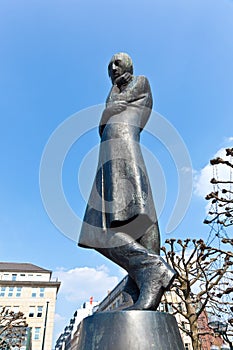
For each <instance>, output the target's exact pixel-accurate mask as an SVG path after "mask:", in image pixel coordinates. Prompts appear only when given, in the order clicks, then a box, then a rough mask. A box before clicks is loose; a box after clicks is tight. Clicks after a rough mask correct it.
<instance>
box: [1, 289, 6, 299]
mask: <svg viewBox="0 0 233 350" xmlns="http://www.w3.org/2000/svg"><path fill="white" fill-rule="evenodd" d="M5 291H6V287H2V288H1V292H0V297H4V296H5Z"/></svg>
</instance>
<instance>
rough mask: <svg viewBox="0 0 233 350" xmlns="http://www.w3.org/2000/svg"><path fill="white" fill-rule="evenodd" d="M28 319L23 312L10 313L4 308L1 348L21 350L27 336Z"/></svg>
mask: <svg viewBox="0 0 233 350" xmlns="http://www.w3.org/2000/svg"><path fill="white" fill-rule="evenodd" d="M26 327H27V323H26V318H25V317H24V315H23V313H22V312H17V313H15V312H13V311H9V310H8V309H7V308H6V307H3V308H2V310H1V312H0V348H1V349H12V348H14V347H18V348H20V347H21V346H22V345H23V342H24V340H25V336H26Z"/></svg>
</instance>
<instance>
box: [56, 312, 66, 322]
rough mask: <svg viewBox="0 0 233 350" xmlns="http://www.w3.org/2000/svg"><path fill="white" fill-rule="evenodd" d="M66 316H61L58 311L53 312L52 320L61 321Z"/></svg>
mask: <svg viewBox="0 0 233 350" xmlns="http://www.w3.org/2000/svg"><path fill="white" fill-rule="evenodd" d="M65 319H66V318H65V317H64V316H61V315H60V314H58V313H55V315H54V321H55V322H56V323H59V322H63V321H64V320H65Z"/></svg>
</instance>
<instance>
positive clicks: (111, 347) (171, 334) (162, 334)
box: [75, 311, 184, 350]
mask: <svg viewBox="0 0 233 350" xmlns="http://www.w3.org/2000/svg"><path fill="white" fill-rule="evenodd" d="M75 350H184V345H183V342H182V339H181V336H180V332H179V329H178V326H177V323H176V319H175V317H174V316H172V315H170V314H168V313H162V312H155V311H111V312H100V313H96V314H94V315H93V316H89V317H87V318H85V319H84V320H83V321H82V323H81V326H80V336H79V341H78V345H77V347H76V348H75Z"/></svg>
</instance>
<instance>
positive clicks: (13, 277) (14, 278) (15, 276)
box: [11, 273, 17, 281]
mask: <svg viewBox="0 0 233 350" xmlns="http://www.w3.org/2000/svg"><path fill="white" fill-rule="evenodd" d="M16 278H17V273H12V278H11V279H12V281H16Z"/></svg>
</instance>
